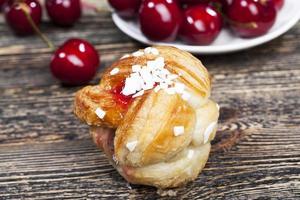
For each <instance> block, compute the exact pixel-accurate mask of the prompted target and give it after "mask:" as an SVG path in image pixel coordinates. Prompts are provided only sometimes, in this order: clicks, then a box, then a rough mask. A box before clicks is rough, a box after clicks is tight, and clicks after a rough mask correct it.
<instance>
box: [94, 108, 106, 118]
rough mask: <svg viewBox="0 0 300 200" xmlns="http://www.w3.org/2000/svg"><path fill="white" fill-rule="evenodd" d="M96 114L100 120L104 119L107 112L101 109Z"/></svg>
mask: <svg viewBox="0 0 300 200" xmlns="http://www.w3.org/2000/svg"><path fill="white" fill-rule="evenodd" d="M95 113H96V115H97V116H98V117H99V118H100V119H103V118H104V116H105V114H106V112H105V111H104V110H102V109H101V108H97V109H96V111H95Z"/></svg>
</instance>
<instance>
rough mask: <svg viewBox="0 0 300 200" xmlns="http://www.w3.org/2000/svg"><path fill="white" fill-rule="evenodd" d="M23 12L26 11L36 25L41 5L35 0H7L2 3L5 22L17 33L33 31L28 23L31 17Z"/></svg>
mask: <svg viewBox="0 0 300 200" xmlns="http://www.w3.org/2000/svg"><path fill="white" fill-rule="evenodd" d="M25 12H26V13H28V15H29V16H30V17H31V19H32V22H33V23H34V24H35V25H36V26H38V25H39V24H40V22H41V19H42V7H41V5H40V3H39V2H38V1H37V0H24V1H22V2H15V1H12V0H9V1H6V4H4V14H5V19H6V22H7V24H8V25H9V26H10V27H11V28H12V30H14V32H15V33H16V34H18V35H29V34H32V33H34V32H35V31H34V28H33V25H32V24H31V23H30V20H31V19H30V20H29V19H28V16H26V14H25Z"/></svg>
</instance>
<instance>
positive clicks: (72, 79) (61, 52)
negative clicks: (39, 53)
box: [50, 39, 100, 85]
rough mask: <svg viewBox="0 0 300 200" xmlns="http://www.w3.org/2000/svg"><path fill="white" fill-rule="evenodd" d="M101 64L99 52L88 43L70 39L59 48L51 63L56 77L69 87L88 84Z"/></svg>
mask: <svg viewBox="0 0 300 200" xmlns="http://www.w3.org/2000/svg"><path fill="white" fill-rule="evenodd" d="M99 64H100V59H99V55H98V52H97V51H96V50H95V48H94V47H93V46H92V45H91V44H90V43H89V42H87V41H85V40H82V39H70V40H68V41H66V42H65V43H64V44H63V45H62V46H61V47H59V48H58V49H57V50H56V52H55V53H54V55H53V56H52V60H51V63H50V68H51V72H52V74H53V76H54V77H56V78H57V79H59V80H60V81H61V82H62V83H64V84H68V85H82V84H85V83H88V82H89V81H90V80H91V79H92V78H93V77H94V75H95V74H96V72H97V68H98V66H99Z"/></svg>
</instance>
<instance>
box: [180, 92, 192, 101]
mask: <svg viewBox="0 0 300 200" xmlns="http://www.w3.org/2000/svg"><path fill="white" fill-rule="evenodd" d="M181 98H182V99H183V100H185V101H188V100H189V99H190V98H191V95H190V94H189V93H188V92H183V94H182V95H181Z"/></svg>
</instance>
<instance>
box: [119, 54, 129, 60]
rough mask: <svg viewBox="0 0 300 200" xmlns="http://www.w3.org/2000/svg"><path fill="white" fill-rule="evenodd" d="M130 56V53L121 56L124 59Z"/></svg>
mask: <svg viewBox="0 0 300 200" xmlns="http://www.w3.org/2000/svg"><path fill="white" fill-rule="evenodd" d="M129 57H130V55H129V54H125V55H124V56H122V57H121V60H122V59H125V58H129Z"/></svg>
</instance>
